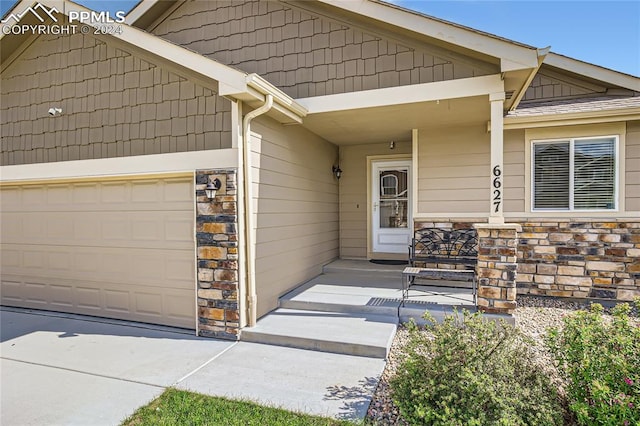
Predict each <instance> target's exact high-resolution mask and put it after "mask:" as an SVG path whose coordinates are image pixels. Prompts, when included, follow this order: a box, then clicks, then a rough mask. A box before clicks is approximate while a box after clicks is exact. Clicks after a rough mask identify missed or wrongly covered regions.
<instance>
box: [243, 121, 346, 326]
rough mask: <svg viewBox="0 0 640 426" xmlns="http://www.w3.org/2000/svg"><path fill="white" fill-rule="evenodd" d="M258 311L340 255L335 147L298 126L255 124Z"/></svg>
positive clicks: (265, 309)
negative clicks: (334, 175) (334, 171)
mask: <svg viewBox="0 0 640 426" xmlns="http://www.w3.org/2000/svg"><path fill="white" fill-rule="evenodd" d="M252 132H253V133H254V137H253V139H252V149H253V150H254V154H253V157H252V160H253V166H254V169H253V173H254V194H253V195H254V205H255V206H257V211H256V226H257V230H256V287H257V292H258V315H260V316H261V315H264V314H266V313H267V312H269V311H271V310H273V309H274V308H276V307H277V303H278V297H279V296H281V295H282V294H284V293H286V292H287V291H289V290H291V289H292V288H294V287H295V286H296V285H298V284H301V283H303V282H304V281H306V280H308V279H310V278H312V277H313V276H315V275H317V274H319V273H321V271H322V265H324V264H326V263H328V262H329V261H330V260H332V259H334V258H336V257H337V256H338V186H337V184H336V180H335V179H334V177H333V174H332V173H331V166H332V165H333V164H334V162H335V160H336V158H337V157H338V152H337V147H336V146H334V145H332V144H330V143H328V142H326V141H325V140H324V139H321V138H319V137H318V136H316V135H314V134H312V133H310V132H308V131H306V130H305V129H303V128H301V127H299V126H281V125H279V124H277V123H275V122H274V121H272V120H270V119H267V118H263V117H261V118H259V119H256V120H255V121H254V122H253V124H252Z"/></svg>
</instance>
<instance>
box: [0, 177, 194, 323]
mask: <svg viewBox="0 0 640 426" xmlns="http://www.w3.org/2000/svg"><path fill="white" fill-rule="evenodd" d="M0 200H1V202H2V205H1V207H2V214H3V215H2V235H1V238H2V246H1V248H2V256H1V257H2V275H1V278H2V280H1V281H2V287H1V300H2V303H3V304H6V305H12V306H23V307H27V308H39V309H51V310H59V311H66V312H73V313H79V314H89V315H96V316H107V317H113V318H119V319H125V320H134V321H146V322H151V323H159V324H166V325H174V326H179V327H188V328H193V327H194V326H195V310H196V308H195V288H196V284H195V282H196V280H195V255H194V252H195V247H194V246H195V241H194V220H195V219H194V213H193V208H194V206H193V204H194V203H193V186H192V179H191V178H169V179H157V178H156V179H146V180H130V181H100V182H80V183H65V184H49V185H39V186H36V185H32V186H23V187H18V188H14V187H10V188H8V187H4V188H2V194H1V197H0Z"/></svg>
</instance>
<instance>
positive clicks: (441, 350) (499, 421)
mask: <svg viewBox="0 0 640 426" xmlns="http://www.w3.org/2000/svg"><path fill="white" fill-rule="evenodd" d="M425 319H426V320H427V321H428V322H429V323H430V324H431V327H430V329H429V330H428V331H429V333H427V332H425V331H422V330H419V329H418V328H417V327H416V326H415V325H410V326H409V327H410V341H409V344H408V345H407V357H406V358H405V360H404V361H403V362H402V363H401V365H400V366H399V368H398V374H397V375H396V377H395V378H394V379H393V380H392V381H391V389H392V393H393V398H394V402H395V403H396V405H397V406H398V408H399V409H400V412H401V414H402V416H403V418H404V419H405V420H407V421H409V422H410V423H411V424H420V425H422V424H427V425H509V426H513V425H556V424H562V408H561V406H560V403H559V399H558V395H557V392H556V389H555V388H554V387H553V386H552V385H551V383H550V379H549V377H548V375H546V374H545V373H544V372H542V371H541V369H540V368H539V366H538V365H537V364H536V363H535V361H534V358H535V355H534V354H533V352H532V351H531V350H530V347H531V345H532V342H531V341H530V340H529V339H528V338H527V337H526V336H524V335H523V334H522V333H521V332H520V331H518V330H517V329H515V328H514V327H512V326H510V325H508V324H506V323H504V322H502V323H500V324H497V323H495V322H494V321H489V320H485V319H484V318H483V317H482V314H480V313H475V314H471V313H469V312H468V311H463V313H462V316H461V315H459V314H458V313H457V312H456V313H454V315H450V316H446V317H445V319H444V322H443V323H442V324H437V323H436V322H435V321H434V320H433V317H431V316H430V315H428V314H427V315H425Z"/></svg>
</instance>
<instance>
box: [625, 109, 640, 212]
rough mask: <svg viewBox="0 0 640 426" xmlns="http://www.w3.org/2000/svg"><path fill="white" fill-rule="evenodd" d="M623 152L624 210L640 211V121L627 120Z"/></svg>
mask: <svg viewBox="0 0 640 426" xmlns="http://www.w3.org/2000/svg"><path fill="white" fill-rule="evenodd" d="M625 154H626V156H625V184H626V188H625V191H626V197H627V199H626V203H625V206H626V210H627V211H630V212H632V211H635V212H640V121H630V122H627V137H626V150H625Z"/></svg>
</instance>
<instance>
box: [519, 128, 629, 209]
mask: <svg viewBox="0 0 640 426" xmlns="http://www.w3.org/2000/svg"><path fill="white" fill-rule="evenodd" d="M590 139H591V140H592V139H613V141H614V150H615V164H614V180H613V190H614V207H613V208H612V209H576V208H574V184H575V182H574V181H575V176H574V156H575V142H576V141H581V140H590ZM557 142H566V143H568V144H569V208H568V209H561V208H558V209H538V208H535V176H534V173H535V167H534V161H535V155H534V147H535V145H537V144H540V145H546V144H553V143H557ZM529 151H530V152H529V163H530V164H529V173H530V176H529V182H530V185H531V190H530V193H529V197H530V200H529V203H530V204H529V206H530V211H531V213H533V214H539V213H552V214H558V213H572V214H574V215H575V213H581V214H582V213H585V214H591V213H605V214H606V213H609V214H610V213H618V212H619V211H620V199H621V198H622V196H621V195H622V194H621V191H620V174H621V173H620V163H621V161H620V136H619V135H598V136H582V137H568V138H557V139H531V140H530V141H529Z"/></svg>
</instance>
